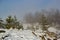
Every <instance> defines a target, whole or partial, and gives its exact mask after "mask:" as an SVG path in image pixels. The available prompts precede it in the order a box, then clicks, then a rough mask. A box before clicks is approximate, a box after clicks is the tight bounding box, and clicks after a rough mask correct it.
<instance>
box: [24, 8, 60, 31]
mask: <svg viewBox="0 0 60 40" xmlns="http://www.w3.org/2000/svg"><path fill="white" fill-rule="evenodd" d="M24 20H25V22H26V23H29V24H32V25H33V24H35V23H39V24H40V25H42V30H47V28H49V27H56V28H57V29H60V10H58V9H51V10H42V11H40V12H35V13H28V14H26V15H25V16H24ZM46 25H49V26H48V27H46ZM32 28H33V27H32Z"/></svg>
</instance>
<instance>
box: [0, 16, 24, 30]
mask: <svg viewBox="0 0 60 40" xmlns="http://www.w3.org/2000/svg"><path fill="white" fill-rule="evenodd" d="M0 28H5V29H10V28H13V29H15V28H16V29H23V26H22V24H21V23H20V22H19V21H18V20H17V18H16V16H14V17H12V16H8V17H7V18H6V19H5V20H2V19H1V18H0Z"/></svg>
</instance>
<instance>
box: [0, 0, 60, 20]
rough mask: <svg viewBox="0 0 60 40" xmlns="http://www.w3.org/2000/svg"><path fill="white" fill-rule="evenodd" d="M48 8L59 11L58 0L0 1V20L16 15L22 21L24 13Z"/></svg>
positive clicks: (59, 4) (59, 0) (59, 3)
mask: <svg viewBox="0 0 60 40" xmlns="http://www.w3.org/2000/svg"><path fill="white" fill-rule="evenodd" d="M50 8H58V9H60V0H0V18H3V19H4V18H6V17H7V16H9V15H16V16H17V18H19V19H22V18H23V16H24V15H25V14H26V13H29V12H32V13H34V12H36V11H40V10H41V9H50Z"/></svg>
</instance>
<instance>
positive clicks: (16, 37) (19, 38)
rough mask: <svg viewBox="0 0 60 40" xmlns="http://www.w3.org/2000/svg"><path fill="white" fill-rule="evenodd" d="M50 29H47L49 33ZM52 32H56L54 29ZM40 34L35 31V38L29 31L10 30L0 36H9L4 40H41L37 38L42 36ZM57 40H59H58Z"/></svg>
mask: <svg viewBox="0 0 60 40" xmlns="http://www.w3.org/2000/svg"><path fill="white" fill-rule="evenodd" d="M52 29H53V28H52ZM52 29H51V28H49V31H51V30H52ZM52 31H53V32H56V30H55V29H53V30H52ZM40 32H41V31H39V30H37V31H35V33H36V34H37V36H35V35H34V34H32V31H31V30H17V29H10V30H6V33H4V34H0V35H2V36H3V37H4V36H6V35H9V36H8V37H6V38H5V39H4V40H41V38H39V35H44V34H42V33H40ZM2 36H1V37H2ZM58 40H60V39H58Z"/></svg>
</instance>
